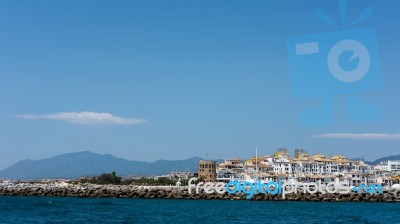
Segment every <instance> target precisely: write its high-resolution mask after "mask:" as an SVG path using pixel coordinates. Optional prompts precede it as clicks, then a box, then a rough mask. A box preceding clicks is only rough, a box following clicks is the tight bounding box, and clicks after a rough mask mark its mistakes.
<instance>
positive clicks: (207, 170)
mask: <svg viewBox="0 0 400 224" xmlns="http://www.w3.org/2000/svg"><path fill="white" fill-rule="evenodd" d="M199 177H202V178H203V180H204V181H206V182H216V181H217V164H216V163H215V161H212V160H200V162H199Z"/></svg>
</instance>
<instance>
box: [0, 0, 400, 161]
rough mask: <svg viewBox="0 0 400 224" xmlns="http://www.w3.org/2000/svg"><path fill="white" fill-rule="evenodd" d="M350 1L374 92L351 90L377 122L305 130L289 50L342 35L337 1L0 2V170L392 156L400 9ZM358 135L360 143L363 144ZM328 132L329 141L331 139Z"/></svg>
mask: <svg viewBox="0 0 400 224" xmlns="http://www.w3.org/2000/svg"><path fill="white" fill-rule="evenodd" d="M379 2H380V1H361V0H350V1H349V4H348V8H347V14H346V15H347V16H346V19H347V20H348V21H351V20H354V19H355V18H356V17H357V16H358V15H359V14H360V13H361V12H362V11H363V10H364V9H365V8H367V7H368V6H370V7H371V8H372V10H373V15H372V16H370V17H368V18H367V19H365V20H364V21H362V22H360V23H359V24H357V25H356V26H355V27H352V29H357V28H363V27H374V28H375V30H376V32H377V45H378V49H379V60H380V67H381V69H380V70H381V78H382V85H381V87H380V88H378V89H374V90H371V91H366V92H363V93H362V97H363V98H364V99H365V100H367V101H369V102H371V103H373V104H375V105H376V106H377V107H378V108H379V109H380V111H381V118H380V119H379V120H375V121H361V122H352V121H347V120H346V119H344V115H343V114H344V113H345V112H344V111H345V110H346V104H345V103H344V101H345V99H346V96H345V95H339V96H335V99H334V101H333V114H334V116H333V118H334V119H333V123H332V124H330V125H315V126H314V125H304V124H302V123H300V122H299V114H300V113H301V111H303V110H304V108H306V107H308V106H309V105H310V104H314V103H315V102H317V101H315V99H310V100H308V101H307V100H306V101H302V100H299V99H297V98H296V97H295V96H294V95H293V91H292V81H291V75H290V71H289V68H290V64H289V61H288V56H287V49H286V40H287V38H289V37H292V36H298V35H306V34H315V33H327V32H336V31H341V30H343V28H341V27H340V28H333V27H331V26H329V25H327V24H326V23H324V22H322V21H321V20H318V19H316V17H315V16H314V14H315V12H316V11H317V10H318V9H321V10H322V11H324V12H325V13H326V14H327V15H328V16H329V17H330V18H331V19H332V20H333V21H337V22H338V23H340V13H339V6H338V2H337V1H310V0H302V1H117V2H113V1H97V0H96V1H1V2H0V29H1V32H0V152H1V153H2V156H1V157H0V169H2V168H5V167H7V166H9V165H11V164H13V163H14V162H16V161H18V160H20V159H39V158H46V157H50V156H53V155H57V154H61V153H66V152H77V151H84V150H89V151H92V152H98V153H109V154H112V155H115V156H119V157H123V158H126V159H131V160H145V161H154V160H157V159H185V158H188V157H192V156H200V157H206V154H207V153H208V155H209V157H210V158H227V157H241V158H246V157H249V156H252V155H253V154H254V152H255V148H256V147H258V149H259V152H260V153H261V154H272V153H273V151H275V150H276V148H278V147H287V148H288V149H289V150H290V152H291V153H293V149H294V148H305V149H308V151H309V153H310V154H313V153H324V154H326V155H333V154H345V155H348V156H349V157H356V156H365V158H366V159H371V160H372V159H376V158H379V157H381V156H387V155H393V154H399V152H400V136H399V134H398V133H400V130H399V128H398V127H399V124H400V120H399V118H398V114H400V106H399V103H398V99H399V98H400V90H399V88H398V84H399V83H400V76H399V75H398V71H399V68H400V64H399V63H398V52H400V44H399V43H398V40H399V39H400V33H399V30H400V24H399V23H398V22H397V21H400V14H399V13H398V11H399V10H400V3H399V2H398V1H395V0H390V1H385V4H382V3H379ZM366 133H369V134H366ZM333 134H334V135H333Z"/></svg>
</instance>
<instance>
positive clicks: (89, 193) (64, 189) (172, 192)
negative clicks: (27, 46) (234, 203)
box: [0, 184, 400, 202]
mask: <svg viewBox="0 0 400 224" xmlns="http://www.w3.org/2000/svg"><path fill="white" fill-rule="evenodd" d="M0 195H4V196H48V197H80V198H147V199H156V198H164V199H189V200H196V199H203V200H251V201H314V202H400V191H396V190H390V191H389V190H384V191H383V193H382V194H373V195H371V194H367V193H365V192H363V193H360V194H358V193H354V192H351V193H349V194H338V193H335V194H331V193H326V194H322V193H316V194H308V193H307V194H304V193H297V194H294V193H291V194H287V195H286V198H285V199H283V198H282V195H281V194H276V195H271V194H260V193H257V194H255V195H254V196H253V197H252V198H250V199H246V194H244V193H241V194H232V195H231V194H228V193H225V194H218V193H212V194H206V193H204V190H203V189H202V190H201V191H200V192H199V193H198V194H197V193H192V194H189V192H188V187H187V186H181V187H177V186H136V185H92V184H89V185H68V186H54V185H47V184H17V185H8V186H0Z"/></svg>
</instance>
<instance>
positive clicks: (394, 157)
mask: <svg viewBox="0 0 400 224" xmlns="http://www.w3.org/2000/svg"><path fill="white" fill-rule="evenodd" d="M386 160H400V155H394V156H386V157H382V158H380V159H377V160H375V161H372V162H370V161H365V163H367V164H370V165H377V164H378V163H380V162H381V161H386Z"/></svg>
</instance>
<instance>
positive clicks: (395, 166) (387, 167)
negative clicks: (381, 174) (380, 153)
mask: <svg viewBox="0 0 400 224" xmlns="http://www.w3.org/2000/svg"><path fill="white" fill-rule="evenodd" d="M375 169H377V170H384V171H389V172H394V173H397V172H400V160H387V161H382V162H380V163H379V164H378V165H376V166H375Z"/></svg>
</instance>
